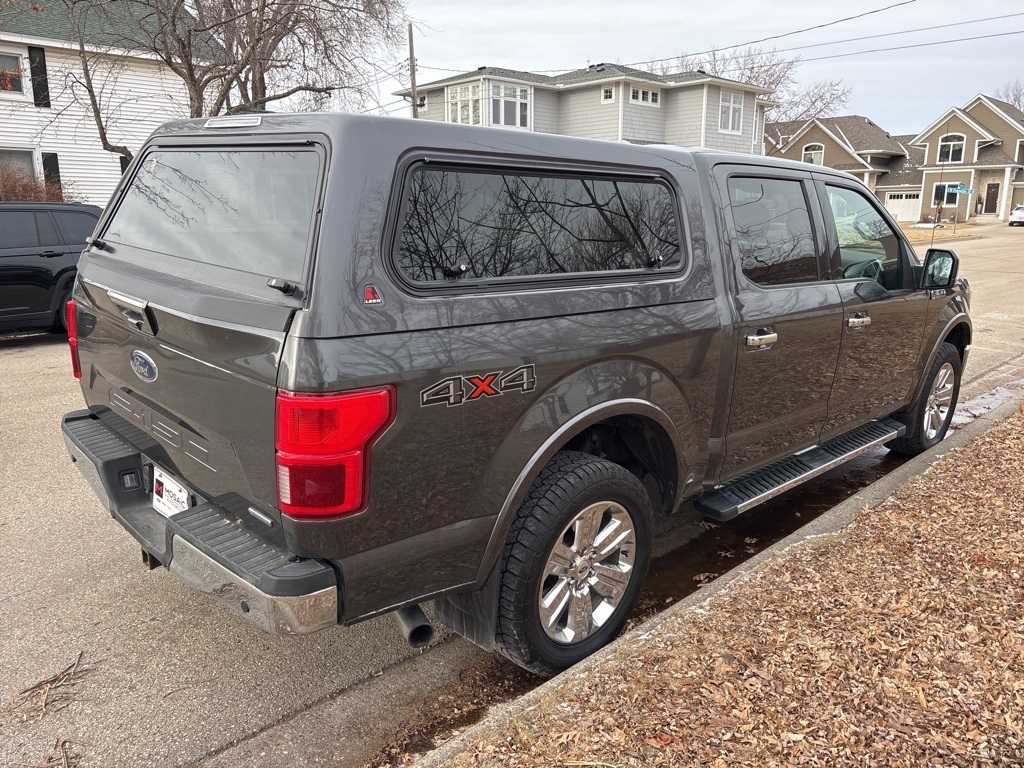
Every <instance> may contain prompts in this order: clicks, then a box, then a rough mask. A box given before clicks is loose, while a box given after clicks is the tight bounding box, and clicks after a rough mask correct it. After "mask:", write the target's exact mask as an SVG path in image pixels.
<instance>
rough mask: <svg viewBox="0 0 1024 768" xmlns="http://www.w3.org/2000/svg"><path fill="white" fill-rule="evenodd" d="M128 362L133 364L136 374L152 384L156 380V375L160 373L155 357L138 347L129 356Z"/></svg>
mask: <svg viewBox="0 0 1024 768" xmlns="http://www.w3.org/2000/svg"><path fill="white" fill-rule="evenodd" d="M128 362H129V364H130V365H131V367H132V370H133V371H135V375H136V376H138V377H139V378H140V379H142V380H143V381H145V382H146V383H148V384H152V383H153V382H154V381H156V377H157V375H158V374H159V371H157V368H156V363H155V362H154V361H153V358H152V357H150V356H149V355H147V354H146V353H145V352H142V351H140V350H138V349H136V350H135V351H134V352H132V354H131V356H130V357H129V358H128Z"/></svg>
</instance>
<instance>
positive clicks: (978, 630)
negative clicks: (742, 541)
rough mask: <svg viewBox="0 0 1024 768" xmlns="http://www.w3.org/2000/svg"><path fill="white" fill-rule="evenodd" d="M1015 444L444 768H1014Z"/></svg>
mask: <svg viewBox="0 0 1024 768" xmlns="http://www.w3.org/2000/svg"><path fill="white" fill-rule="evenodd" d="M1022 410H1024V409H1022ZM1022 444H1024V414H1017V415H1015V416H1014V417H1013V418H1012V419H1010V420H1008V421H1006V422H1004V423H1003V424H1001V425H999V426H997V427H995V428H994V429H992V430H990V431H989V432H988V433H986V434H984V435H982V436H980V437H979V438H977V439H976V440H974V441H973V442H972V443H971V444H970V445H969V446H967V447H966V448H964V449H963V450H960V451H957V452H955V453H953V454H951V455H948V456H947V457H945V458H944V459H943V460H942V461H941V462H940V463H938V464H937V465H936V466H935V467H934V468H933V469H932V470H931V471H929V472H928V473H926V474H924V475H920V476H918V477H917V478H915V479H914V480H913V481H912V482H910V483H909V484H908V485H907V486H905V487H904V488H903V489H902V490H900V491H899V492H898V493H897V494H896V495H895V496H894V497H892V498H891V499H889V500H888V501H887V502H885V503H884V504H882V505H881V506H879V507H877V508H875V509H865V510H863V511H862V512H861V513H860V515H859V516H858V518H857V520H856V522H855V523H854V524H853V525H852V526H851V527H850V528H848V529H847V530H846V531H845V532H844V533H843V534H842V535H840V536H837V537H830V538H827V539H821V540H816V541H811V542H807V543H806V544H804V545H801V546H799V547H796V548H794V549H792V550H790V551H789V552H787V553H785V554H784V555H781V556H779V557H777V558H775V559H773V560H772V561H771V562H770V563H767V564H766V565H765V566H763V567H761V568H760V569H758V570H757V571H755V572H754V573H753V574H751V575H750V576H748V577H746V578H745V579H744V580H742V581H740V582H738V583H736V584H734V585H733V586H732V587H730V588H729V589H728V590H727V591H726V592H724V593H722V594H720V595H718V596H716V597H714V598H712V599H711V600H710V601H709V603H708V604H707V605H706V606H704V607H703V608H701V609H699V610H691V611H686V612H683V613H681V614H679V615H677V616H675V617H673V618H671V619H669V620H668V621H667V622H665V623H664V624H663V625H662V626H660V627H659V628H658V629H656V630H654V631H653V632H651V633H650V634H649V635H647V636H646V637H645V638H643V639H639V640H637V641H635V642H633V643H630V644H628V645H625V646H623V647H621V648H619V649H618V651H617V652H616V653H615V654H614V655H613V656H611V657H610V658H608V659H606V660H605V661H603V662H602V663H600V664H599V665H598V666H597V668H596V669H594V670H593V671H592V672H591V673H590V674H588V675H586V676H585V677H581V676H579V675H574V674H573V672H572V671H570V672H568V673H567V674H566V675H564V676H563V678H562V681H561V684H560V685H559V686H557V687H556V688H555V689H554V690H552V691H550V692H549V693H548V694H547V695H546V696H545V697H544V698H543V699H542V700H541V701H540V702H539V704H538V705H537V706H536V707H534V708H532V709H531V710H530V711H528V712H526V713H524V714H523V715H522V716H521V717H519V718H518V719H515V720H513V721H511V722H509V723H506V724H505V725H502V726H500V727H492V728H490V729H487V730H485V731H484V732H482V733H481V734H480V736H479V737H478V738H477V739H476V740H475V742H474V743H473V744H472V745H471V747H469V748H468V750H467V751H466V752H464V753H462V754H461V755H460V756H459V757H458V758H456V759H455V760H453V761H452V765H454V766H474V765H507V766H569V765H575V766H580V765H602V766H660V765H666V766H667V765H673V766H675V765H686V766H689V765H702V766H716V767H717V766H736V765H744V766H746V765H753V766H759V767H762V766H764V767H768V766H787V767H788V766H864V765H870V766H877V767H879V768H888V767H893V768H896V767H899V768H908V767H910V766H914V767H916V766H939V765H941V766H972V767H974V766H1010V765H1015V766H1020V765H1022V764H1024V512H1022V510H1024V480H1022V473H1021V470H1022V467H1024V457H1022V454H1021V448H1020V446H1021V445H1022Z"/></svg>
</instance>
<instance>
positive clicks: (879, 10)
mask: <svg viewBox="0 0 1024 768" xmlns="http://www.w3.org/2000/svg"><path fill="white" fill-rule="evenodd" d="M916 2H917V0H903V1H902V2H899V3H893V4H892V5H887V6H885V7H884V8H876V9H875V10H873V11H865V12H864V13H858V14H857V15H856V16H846V17H845V18H842V19H836V20H835V21H828V22H825V23H824V24H815V25H814V26H813V27H804V28H803V29H797V30H794V31H792V32H784V33H782V34H781V35H771V36H770V37H762V38H759V39H757V40H751V41H750V42H747V43H738V44H737V45H727V46H725V47H723V48H711V49H709V50H707V51H699V52H697V53H692V54H689V55H691V56H706V55H707V54H709V53H718V52H720V51H728V50H731V49H733V48H745V47H747V46H748V45H757V44H758V43H766V42H768V41H769V40H779V39H781V38H783V37H790V36H792V35H800V34H803V33H804V32H811V31H813V30H815V29H824V28H825V27H832V26H835V25H836V24H842V23H843V22H846V21H853V20H854V19H862V18H864V17H865V16H871V15H872V14H875V13H882V11H888V10H890V9H892V8H899V7H900V6H901V5H910V4H911V3H916ZM675 58H678V56H669V57H668V58H665V59H651V60H650V61H637V62H634V63H633V64H624V65H623V66H626V67H635V66H639V65H641V64H658V63H660V62H663V61H671V60H672V59H675Z"/></svg>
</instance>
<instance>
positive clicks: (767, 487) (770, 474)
mask: <svg viewBox="0 0 1024 768" xmlns="http://www.w3.org/2000/svg"><path fill="white" fill-rule="evenodd" d="M906 431H907V427H906V425H905V424H902V423H900V422H898V421H896V420H895V419H879V420H878V421H869V422H868V423H867V424H864V425H863V426H860V427H857V428H856V429H853V430H851V431H849V432H846V433H845V434H842V435H839V436H838V437H833V438H832V439H831V440H828V441H826V442H824V443H822V444H821V445H816V446H814V447H813V448H808V449H807V450H806V451H801V452H800V453H797V454H794V455H793V456H787V457H786V458H784V459H781V460H779V461H776V462H775V463H774V464H769V465H768V466H767V467H762V468H761V469H759V470H757V471H755V472H751V473H750V474H748V475H743V476H742V477H738V478H736V479H735V480H730V481H729V482H728V483H725V484H724V485H720V486H718V487H717V488H716V489H715V490H713V491H711V492H709V493H705V494H704V495H703V496H700V497H698V498H697V499H696V500H695V501H694V503H693V504H694V506H695V507H696V508H697V510H698V511H700V512H702V513H703V514H704V516H705V517H708V518H710V519H711V520H717V521H719V522H723V523H724V522H725V521H727V520H732V519H733V518H734V517H736V516H737V515H739V514H740V513H741V512H746V511H747V510H748V509H750V508H751V507H756V506H757V505H758V504H761V503H762V502H765V501H768V499H771V498H774V497H775V496H778V495H779V494H780V493H783V492H784V491H788V490H789V489H790V488H793V487H794V486H797V485H799V484H800V483H802V482H804V481H805V480H810V479H811V478H812V477H816V476H818V475H820V474H822V473H824V472H828V471H829V470H830V469H834V468H835V467H837V466H839V465H840V464H842V463H843V462H844V461H849V460H850V459H852V458H854V457H855V456H860V455H861V454H862V453H866V452H867V451H870V450H871V449H872V448H874V447H875V446H877V445H882V444H883V443H887V442H889V441H890V440H894V439H896V438H897V437H900V436H901V435H902V434H903V433H904V432H906Z"/></svg>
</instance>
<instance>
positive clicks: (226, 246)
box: [103, 148, 321, 282]
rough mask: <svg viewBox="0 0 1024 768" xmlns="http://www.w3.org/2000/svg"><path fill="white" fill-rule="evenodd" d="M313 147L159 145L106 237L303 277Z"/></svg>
mask: <svg viewBox="0 0 1024 768" xmlns="http://www.w3.org/2000/svg"><path fill="white" fill-rule="evenodd" d="M320 164H321V163H320V154H319V153H318V152H317V151H316V150H314V149H305V148H302V149H299V148H295V149H292V148H287V149H285V148H274V149H262V148H261V149H243V148H232V149H223V148H210V149H205V148H204V149H192V148H190V149H170V148H168V149H156V150H153V151H151V152H149V153H147V154H146V156H145V157H144V158H143V160H142V162H141V163H140V165H139V169H138V171H137V172H136V174H135V177H134V178H133V179H132V181H131V184H130V186H129V187H128V189H127V191H126V192H125V194H124V197H123V198H122V200H121V203H120V205H119V206H118V208H117V210H116V211H115V213H114V215H113V218H112V219H111V221H110V224H109V225H108V226H107V228H106V232H105V233H104V235H103V239H104V240H105V241H106V242H108V243H110V244H112V245H114V246H115V252H116V246H117V245H125V246H130V247H131V248H136V249H144V250H147V251H153V252H156V253H161V254H166V255H168V256H172V257H175V258H177V259H184V260H188V261H193V262H201V263H203V264H209V265H213V266H216V267H223V268H227V269H230V270H235V271H242V272H248V273H252V274H257V275H265V276H268V277H277V278H284V279H286V280H289V281H294V282H301V281H302V279H303V277H304V274H305V264H306V255H307V252H308V251H309V244H310V232H311V229H312V225H313V217H314V214H315V211H316V190H317V183H318V177H319V173H320Z"/></svg>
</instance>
